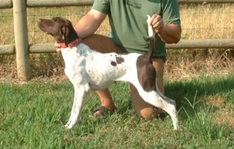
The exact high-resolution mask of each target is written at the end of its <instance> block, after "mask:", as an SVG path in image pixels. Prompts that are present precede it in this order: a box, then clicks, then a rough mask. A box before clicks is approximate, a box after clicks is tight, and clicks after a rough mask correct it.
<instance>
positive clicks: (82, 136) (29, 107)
mask: <svg viewBox="0 0 234 149" xmlns="http://www.w3.org/2000/svg"><path fill="white" fill-rule="evenodd" d="M180 7H181V8H180V10H181V21H182V28H183V32H182V39H198V38H201V39H205V38H234V34H233V29H234V26H233V24H234V23H233V19H230V18H233V17H234V16H233V14H234V13H233V4H223V5H220V4H205V5H181V6H180ZM68 9H69V10H70V11H67V10H68ZM88 9H89V7H81V8H80V7H79V8H77V7H69V8H67V7H61V8H29V9H28V11H27V12H28V30H29V43H30V44H34V43H49V42H52V43H53V42H54V41H53V39H52V38H50V37H49V36H47V35H45V34H43V33H42V32H41V31H39V29H38V27H37V23H36V22H37V20H38V18H51V17H53V16H64V17H66V18H68V19H70V20H71V21H72V22H73V23H75V22H77V20H78V19H79V18H80V17H81V16H82V15H83V14H85V12H87V11H88ZM0 11H1V13H0V25H1V29H2V30H1V33H0V44H14V34H13V16H12V9H1V10H0ZM207 18H209V19H207ZM97 32H98V33H100V34H105V35H106V34H108V33H109V26H108V23H107V21H106V22H105V23H103V24H102V26H101V27H100V28H99V30H98V31H97ZM233 52H234V50H233V49H231V48H230V49H183V50H168V57H167V61H166V64H165V79H166V86H165V87H166V95H167V96H169V97H171V98H174V99H175V100H176V102H177V109H178V114H179V119H180V125H181V130H179V131H173V130H172V123H171V119H170V118H169V117H165V118H162V119H154V120H153V121H145V120H142V119H140V118H139V117H138V116H137V115H136V113H135V112H134V111H133V110H132V108H131V103H130V102H129V100H128V99H129V94H128V92H127V90H128V86H127V84H125V83H117V84H114V85H112V86H111V92H112V95H113V97H114V99H115V103H116V104H117V107H118V110H117V112H115V113H114V114H112V115H106V116H105V117H103V118H94V117H92V110H93V109H94V108H95V106H97V105H99V100H98V97H97V96H96V95H95V94H94V93H90V94H89V95H88V96H87V101H86V102H85V104H84V108H83V110H82V116H81V120H80V121H79V123H78V124H77V125H75V126H74V128H73V129H72V130H66V129H64V127H63V126H64V124H65V123H66V122H67V120H68V118H69V115H70V110H71V106H72V99H73V88H72V85H71V84H70V83H69V82H68V81H67V80H66V79H65V77H64V72H63V60H62V59H61V55H60V54H58V53H55V54H30V65H31V68H32V75H33V78H35V79H33V80H31V81H29V82H27V83H25V82H23V83H22V82H20V81H18V80H17V74H16V64H15V55H0V70H1V71H0V121H1V123H0V134H1V135H0V146H1V148H4V149H14V148H17V149H18V148H43V149H44V148H59V149H60V148H71V149H73V148H118V149H121V148H133V149H135V148H149V149H151V148H152V149H153V148H160V149H161V148H165V149H168V148H186V149H187V148H189V149H190V148H201V149H206V148H212V149H213V148H214V149H215V148H219V149H232V148H233V146H234V143H233V142H234V139H233V138H234V132H233V130H234V113H233V111H234V102H233V97H234V90H233V88H234V75H233V74H234V73H233V72H234V57H233V55H234V54H233ZM44 77H47V78H44ZM48 77H49V78H48ZM35 80H36V81H35ZM61 80H63V81H61ZM169 80H170V81H169ZM125 91H126V92H125Z"/></svg>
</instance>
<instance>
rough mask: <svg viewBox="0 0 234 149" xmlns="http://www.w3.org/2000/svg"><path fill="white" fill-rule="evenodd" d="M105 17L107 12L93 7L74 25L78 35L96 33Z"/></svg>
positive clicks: (85, 35) (84, 35)
mask: <svg viewBox="0 0 234 149" xmlns="http://www.w3.org/2000/svg"><path fill="white" fill-rule="evenodd" d="M105 17H106V14H104V13H101V12H100V11H97V10H95V9H91V10H90V11H89V12H88V13H87V14H86V15H84V16H83V17H82V18H81V19H80V20H79V22H78V23H77V24H76V25H75V27H74V28H75V30H76V32H77V34H78V36H79V37H82V38H84V37H87V36H90V35H92V34H94V33H95V31H96V30H97V29H98V27H99V26H100V25H101V23H102V22H103V20H104V19H105Z"/></svg>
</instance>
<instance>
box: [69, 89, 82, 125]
mask: <svg viewBox="0 0 234 149" xmlns="http://www.w3.org/2000/svg"><path fill="white" fill-rule="evenodd" d="M74 92H75V93H74V101H73V106H72V111H71V115H70V118H69V120H68V122H67V124H66V125H65V127H66V128H67V129H71V128H72V127H73V125H74V124H75V123H76V121H77V119H78V117H79V113H80V110H81V106H82V102H83V97H84V94H85V89H84V88H78V87H77V86H75V85H74Z"/></svg>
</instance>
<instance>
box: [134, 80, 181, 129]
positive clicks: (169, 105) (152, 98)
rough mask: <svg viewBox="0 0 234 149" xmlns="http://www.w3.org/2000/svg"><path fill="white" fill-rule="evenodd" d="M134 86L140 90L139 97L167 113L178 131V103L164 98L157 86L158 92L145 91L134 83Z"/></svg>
mask: <svg viewBox="0 0 234 149" xmlns="http://www.w3.org/2000/svg"><path fill="white" fill-rule="evenodd" d="M134 86H135V87H136V89H137V90H138V93H139V95H140V96H141V97H142V98H143V100H144V101H145V102H148V103H149V104H151V105H153V106H155V107H158V108H161V109H163V110H164V111H166V112H167V113H168V114H169V115H170V117H171V119H172V123H173V127H174V129H175V130H176V129H178V119H177V114H176V103H175V101H174V100H172V99H169V98H167V97H166V96H164V95H163V94H162V93H161V92H160V91H159V90H158V87H157V85H156V90H157V91H154V90H152V91H145V90H144V89H143V88H142V87H141V85H140V84H138V83H134Z"/></svg>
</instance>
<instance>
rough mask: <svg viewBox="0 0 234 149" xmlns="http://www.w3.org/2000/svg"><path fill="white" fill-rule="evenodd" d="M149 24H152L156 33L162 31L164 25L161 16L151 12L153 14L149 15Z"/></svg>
mask: <svg viewBox="0 0 234 149" xmlns="http://www.w3.org/2000/svg"><path fill="white" fill-rule="evenodd" d="M150 24H151V25H152V27H153V30H154V31H155V32H156V33H161V32H162V30H163V27H164V23H163V20H162V18H161V16H160V15H158V14H153V15H152V16H151V21H150Z"/></svg>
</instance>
